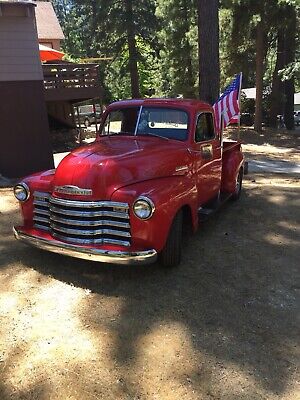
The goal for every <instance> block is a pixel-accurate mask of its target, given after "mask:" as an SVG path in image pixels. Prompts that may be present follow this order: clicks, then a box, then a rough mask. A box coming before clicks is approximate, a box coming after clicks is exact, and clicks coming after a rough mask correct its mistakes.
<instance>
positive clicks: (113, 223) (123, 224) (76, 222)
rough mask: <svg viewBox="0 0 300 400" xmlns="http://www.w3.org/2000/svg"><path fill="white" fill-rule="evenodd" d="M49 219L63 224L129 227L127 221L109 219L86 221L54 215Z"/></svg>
mask: <svg viewBox="0 0 300 400" xmlns="http://www.w3.org/2000/svg"><path fill="white" fill-rule="evenodd" d="M51 221H54V222H58V223H61V224H65V225H75V226H88V227H92V226H103V225H107V226H116V227H118V228H128V229H130V225H129V224H128V223H127V222H119V221H111V220H107V221H106V220H101V221H87V220H84V221H83V220H77V219H67V218H60V217H57V216H56V215H53V214H52V215H51Z"/></svg>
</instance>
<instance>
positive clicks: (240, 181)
mask: <svg viewBox="0 0 300 400" xmlns="http://www.w3.org/2000/svg"><path fill="white" fill-rule="evenodd" d="M242 184H243V169H242V168H241V169H240V170H239V173H238V176H237V178H236V185H235V191H234V192H233V193H232V196H231V199H232V200H234V201H236V200H238V199H239V198H240V196H241V192H242Z"/></svg>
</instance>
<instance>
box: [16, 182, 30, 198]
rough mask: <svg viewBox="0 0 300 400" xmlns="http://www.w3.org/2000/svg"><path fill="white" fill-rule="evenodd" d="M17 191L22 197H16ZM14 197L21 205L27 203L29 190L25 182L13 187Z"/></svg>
mask: <svg viewBox="0 0 300 400" xmlns="http://www.w3.org/2000/svg"><path fill="white" fill-rule="evenodd" d="M18 191H19V193H23V194H24V196H20V195H18ZM14 195H15V198H16V199H17V200H18V201H20V202H21V203H24V202H25V201H27V200H28V199H29V197H30V189H29V187H28V185H27V184H26V183H25V182H21V183H17V184H16V185H15V186H14ZM18 196H19V197H18Z"/></svg>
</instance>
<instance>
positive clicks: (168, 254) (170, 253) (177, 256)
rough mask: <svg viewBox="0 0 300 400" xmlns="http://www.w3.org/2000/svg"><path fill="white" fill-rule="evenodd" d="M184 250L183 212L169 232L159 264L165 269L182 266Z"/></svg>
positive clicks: (177, 215) (179, 213)
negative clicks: (182, 252)
mask: <svg viewBox="0 0 300 400" xmlns="http://www.w3.org/2000/svg"><path fill="white" fill-rule="evenodd" d="M181 249H182V211H179V212H178V213H177V214H176V216H175V218H174V220H173V222H172V226H171V229H170V232H169V236H168V239H167V242H166V245H165V247H164V248H163V250H162V251H161V253H160V254H159V262H160V264H161V265H162V266H163V267H166V268H169V267H175V266H177V265H179V264H180V261H181Z"/></svg>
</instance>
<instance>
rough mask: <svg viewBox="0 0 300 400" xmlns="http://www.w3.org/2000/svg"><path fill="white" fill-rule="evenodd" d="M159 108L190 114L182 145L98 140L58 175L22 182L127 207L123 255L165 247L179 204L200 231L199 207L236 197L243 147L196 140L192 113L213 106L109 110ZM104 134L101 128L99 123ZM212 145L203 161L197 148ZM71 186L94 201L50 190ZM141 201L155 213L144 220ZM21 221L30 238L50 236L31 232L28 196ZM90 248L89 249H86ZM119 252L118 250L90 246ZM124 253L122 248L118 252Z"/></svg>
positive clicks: (190, 103) (164, 103) (166, 102)
mask: <svg viewBox="0 0 300 400" xmlns="http://www.w3.org/2000/svg"><path fill="white" fill-rule="evenodd" d="M140 105H147V106H151V105H153V106H160V107H170V108H174V107H176V108H179V109H182V110H184V111H186V112H187V113H188V115H189V127H188V139H187V141H182V142H181V141H176V140H161V139H159V138H155V137H151V136H149V137H145V136H142V137H141V136H135V137H133V136H132V137H130V136H120V137H117V136H112V137H104V136H103V137H101V136H98V137H97V139H96V141H95V142H94V143H92V144H90V145H88V146H85V147H82V148H79V149H77V150H75V151H73V152H72V153H70V154H69V155H68V156H67V157H65V158H64V159H63V161H62V162H61V163H60V165H59V166H58V168H57V170H56V173H55V174H53V173H49V172H47V171H46V172H44V173H41V174H35V175H31V176H29V177H27V178H25V179H24V182H26V183H27V185H28V186H29V187H30V190H31V193H33V192H34V191H41V192H49V193H52V195H53V196H55V197H60V198H66V199H72V200H87V201H92V200H98V201H99V200H113V201H120V202H126V203H129V205H130V224H131V235H132V239H131V242H132V245H131V247H130V248H128V247H127V248H126V250H127V251H128V250H133V251H135V250H147V249H155V250H157V251H158V252H159V251H161V250H162V249H163V247H164V245H165V242H166V239H167V236H168V232H169V229H170V226H171V223H172V220H173V218H174V216H175V215H176V213H177V212H178V211H179V210H180V209H181V208H182V207H188V208H189V210H190V214H191V216H192V225H193V229H194V230H196V229H197V227H198V213H197V211H198V208H199V207H200V206H202V205H203V204H204V203H206V202H207V201H209V200H212V199H213V198H214V197H215V196H217V194H218V192H219V191H220V190H221V191H224V192H229V193H233V192H234V190H235V184H236V178H237V175H238V172H239V169H240V168H241V167H242V165H243V155H242V152H241V145H240V143H238V142H224V143H223V146H221V144H220V140H219V138H218V137H217V138H215V139H214V140H210V141H206V142H201V143H195V141H194V132H195V123H196V118H197V114H198V113H199V112H203V111H210V112H212V107H211V106H209V105H208V104H206V103H203V102H200V101H197V100H181V99H180V100H178V99H174V100H172V99H147V100H130V101H121V102H117V103H113V104H112V105H110V106H109V107H108V108H107V110H106V112H105V114H104V118H103V120H104V119H105V116H106V115H107V113H108V112H109V111H110V110H112V109H119V108H121V107H128V106H140ZM100 131H101V126H100ZM207 145H209V146H211V154H212V157H211V158H209V159H207V158H205V157H203V154H202V147H203V146H207ZM180 166H187V167H188V168H187V171H185V172H176V167H180ZM62 185H75V186H78V187H80V188H85V189H92V190H93V195H92V196H78V195H64V194H61V193H56V192H55V189H54V188H55V186H62ZM139 196H147V197H149V198H150V199H151V200H152V201H153V202H154V204H155V212H154V214H153V216H152V217H151V218H150V219H149V220H147V221H142V220H140V219H138V218H137V217H136V216H135V215H134V213H133V211H132V204H133V202H134V201H135V200H136V199H137V198H138V197H139ZM21 208H22V213H23V217H24V226H23V227H22V229H23V230H24V231H25V232H27V233H30V234H33V235H35V236H40V237H47V238H48V239H51V235H50V234H49V233H45V232H42V231H39V230H37V229H35V228H33V221H32V218H33V204H32V195H31V197H30V198H29V200H28V201H27V202H25V203H24V204H22V205H21ZM89 247H91V246H89ZM93 247H96V248H105V249H117V250H121V249H122V247H121V246H111V245H110V246H108V245H105V246H104V245H101V246H99V245H98V246H93ZM123 249H124V248H123Z"/></svg>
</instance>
